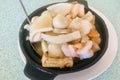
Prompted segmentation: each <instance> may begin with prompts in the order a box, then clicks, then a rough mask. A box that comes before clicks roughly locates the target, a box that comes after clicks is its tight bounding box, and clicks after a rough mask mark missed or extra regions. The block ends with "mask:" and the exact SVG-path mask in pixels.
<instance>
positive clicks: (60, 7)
mask: <svg viewBox="0 0 120 80" xmlns="http://www.w3.org/2000/svg"><path fill="white" fill-rule="evenodd" d="M72 6H73V5H72V4H70V3H59V4H54V5H52V6H49V7H47V10H48V11H50V12H51V13H52V15H53V16H56V15H57V14H61V15H64V16H65V15H67V14H68V13H69V12H70V11H71V9H72Z"/></svg>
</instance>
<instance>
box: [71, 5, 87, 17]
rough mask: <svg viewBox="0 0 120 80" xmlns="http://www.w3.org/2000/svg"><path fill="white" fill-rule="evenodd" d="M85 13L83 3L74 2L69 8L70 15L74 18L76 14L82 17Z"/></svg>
mask: <svg viewBox="0 0 120 80" xmlns="http://www.w3.org/2000/svg"><path fill="white" fill-rule="evenodd" d="M84 14H85V10H84V5H82V4H75V5H74V6H73V8H72V10H71V17H72V18H75V17H76V16H77V15H78V16H79V17H82V16H83V15H84Z"/></svg>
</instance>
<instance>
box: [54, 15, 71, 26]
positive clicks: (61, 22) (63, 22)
mask: <svg viewBox="0 0 120 80" xmlns="http://www.w3.org/2000/svg"><path fill="white" fill-rule="evenodd" d="M68 25H69V19H68V18H67V17H65V16H63V15H60V14H58V15H57V16H56V17H54V18H53V26H54V28H67V27H68Z"/></svg>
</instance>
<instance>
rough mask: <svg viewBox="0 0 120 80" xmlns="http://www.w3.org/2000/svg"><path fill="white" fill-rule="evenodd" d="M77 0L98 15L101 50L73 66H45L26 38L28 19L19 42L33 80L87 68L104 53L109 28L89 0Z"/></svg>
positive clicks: (28, 75) (38, 11)
mask: <svg viewBox="0 0 120 80" xmlns="http://www.w3.org/2000/svg"><path fill="white" fill-rule="evenodd" d="M72 1H75V0H69V1H67V2H72ZM77 1H78V2H79V3H82V4H84V5H85V11H86V12H87V11H88V10H89V11H91V12H92V13H93V14H94V15H95V17H96V20H95V25H96V28H97V30H98V32H99V33H100V35H101V39H102V41H101V44H100V47H101V50H100V51H98V52H96V53H95V55H94V56H93V57H92V58H90V59H85V60H81V61H80V60H79V61H74V66H73V67H72V68H64V69H59V68H44V67H42V65H41V57H40V56H39V55H38V54H37V53H36V52H35V50H34V49H33V48H32V46H31V44H30V42H29V41H28V40H26V37H27V36H28V35H29V32H28V31H27V30H25V29H24V25H25V24H27V23H28V22H27V19H26V20H25V21H24V22H23V24H22V26H21V28H20V32H19V43H20V48H21V50H22V52H23V53H24V56H25V57H26V60H27V63H26V66H25V68H24V73H25V75H26V76H27V77H29V78H30V79H31V80H53V79H54V78H55V77H56V76H57V75H59V74H65V73H71V72H75V71H80V70H83V69H86V68H88V67H90V66H92V65H94V64H95V63H96V62H97V61H98V60H99V59H100V58H101V57H102V56H103V55H104V53H105V51H106V49H107V46H108V30H107V28H106V24H105V23H104V20H103V19H102V18H101V17H100V16H99V15H97V14H96V13H95V12H93V11H92V10H91V9H90V8H89V7H88V5H87V2H86V1H85V0H77ZM54 4H55V3H54ZM50 5H53V4H49V5H46V6H43V7H41V8H39V9H37V10H35V11H34V12H33V13H32V14H30V15H29V19H31V18H32V17H33V16H38V15H40V14H41V13H42V12H43V11H44V10H46V7H48V6H50Z"/></svg>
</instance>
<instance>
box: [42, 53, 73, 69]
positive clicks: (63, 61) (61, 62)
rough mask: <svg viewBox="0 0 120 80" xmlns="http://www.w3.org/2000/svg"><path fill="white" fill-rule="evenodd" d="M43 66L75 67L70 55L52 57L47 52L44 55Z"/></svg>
mask: <svg viewBox="0 0 120 80" xmlns="http://www.w3.org/2000/svg"><path fill="white" fill-rule="evenodd" d="M42 66H43V67H49V68H50V67H51V68H65V67H73V59H72V58H70V57H64V58H52V57H49V56H48V55H47V54H44V55H43V56H42Z"/></svg>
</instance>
